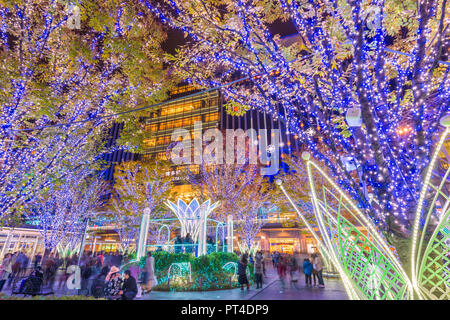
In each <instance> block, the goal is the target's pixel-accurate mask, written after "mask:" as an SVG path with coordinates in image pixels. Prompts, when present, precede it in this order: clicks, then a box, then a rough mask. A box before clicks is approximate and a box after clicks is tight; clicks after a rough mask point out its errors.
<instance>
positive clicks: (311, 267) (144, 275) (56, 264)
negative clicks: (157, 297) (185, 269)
mask: <svg viewBox="0 0 450 320" xmlns="http://www.w3.org/2000/svg"><path fill="white" fill-rule="evenodd" d="M177 241H179V242H181V243H188V244H190V243H191V242H190V236H189V234H187V235H186V237H185V239H181V240H180V239H178V238H177V240H176V242H175V243H177ZM185 250H186V249H185ZM188 250H189V249H188ZM271 258H272V265H273V268H274V269H275V270H276V272H277V273H278V276H279V279H280V280H281V281H282V285H283V287H284V286H285V280H286V278H287V276H288V275H289V280H290V283H291V284H292V283H295V282H298V278H297V277H298V275H299V273H300V272H303V274H304V276H305V284H306V286H307V287H313V286H318V287H319V288H323V287H324V281H323V275H322V271H323V264H322V260H321V258H320V256H319V255H318V254H313V255H311V256H308V257H306V258H304V259H303V263H301V262H300V260H301V258H300V256H299V255H298V254H294V255H290V254H281V253H279V252H274V253H273V254H272V257H271ZM129 259H130V257H128V255H127V254H126V253H125V254H124V255H122V254H119V252H114V253H104V252H98V253H96V254H92V253H84V254H83V255H82V256H81V258H79V257H78V256H77V255H73V256H70V257H64V258H63V257H60V256H59V255H58V254H57V253H56V254H51V255H48V256H46V257H45V258H43V257H42V256H41V255H39V254H38V255H36V256H35V257H34V260H33V261H32V262H30V258H29V257H28V256H27V255H26V254H25V253H23V252H20V251H18V252H15V253H12V254H11V253H8V254H6V255H5V257H4V259H3V260H2V263H1V265H0V291H2V290H3V289H4V288H9V289H11V287H12V286H14V283H15V281H16V279H20V278H25V277H28V278H27V281H28V282H26V281H23V284H21V286H24V285H25V286H26V284H27V283H30V284H36V283H38V284H39V285H41V286H42V287H43V288H45V287H46V288H48V289H50V290H61V289H62V287H63V285H64V284H66V282H67V279H68V277H69V274H68V273H67V272H66V271H65V269H64V268H61V267H67V266H70V265H79V266H80V272H81V289H80V290H79V294H84V295H91V296H94V297H97V298H100V297H104V298H107V299H125V300H129V299H134V298H135V297H136V296H137V295H138V294H141V293H142V294H148V293H150V292H151V290H152V287H154V286H155V285H156V284H157V279H156V277H155V259H154V257H153V256H152V253H151V252H148V253H147V257H146V259H145V264H144V266H143V267H142V268H140V267H139V266H136V265H133V266H130V267H129V269H128V270H125V272H123V275H122V274H121V272H120V269H119V268H120V266H121V265H123V264H126V263H127V262H128V261H129ZM249 263H251V264H253V268H254V269H253V271H254V276H255V279H254V280H255V284H256V289H261V288H262V285H263V279H264V277H265V276H266V265H265V257H264V255H263V253H262V252H261V251H258V252H256V254H255V255H254V256H253V255H249V254H248V253H243V254H241V256H240V259H239V263H238V268H237V269H238V270H237V275H238V282H239V285H240V288H241V290H244V287H246V288H247V290H249V289H250V282H249V279H248V275H247V266H248V264H249ZM59 269H60V270H62V271H61V272H60V273H58V272H57V270H59ZM138 281H139V282H140V283H141V289H142V290H138V285H137V282H138Z"/></svg>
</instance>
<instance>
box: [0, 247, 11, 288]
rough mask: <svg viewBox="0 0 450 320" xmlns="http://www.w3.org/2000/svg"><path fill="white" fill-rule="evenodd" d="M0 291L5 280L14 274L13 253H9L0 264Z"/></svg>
mask: <svg viewBox="0 0 450 320" xmlns="http://www.w3.org/2000/svg"><path fill="white" fill-rule="evenodd" d="M0 273H1V274H0V291H2V289H3V286H4V285H5V282H6V281H7V280H8V278H9V277H10V275H11V274H12V254H11V253H7V254H6V255H5V258H4V259H3V261H2V264H1V266H0Z"/></svg>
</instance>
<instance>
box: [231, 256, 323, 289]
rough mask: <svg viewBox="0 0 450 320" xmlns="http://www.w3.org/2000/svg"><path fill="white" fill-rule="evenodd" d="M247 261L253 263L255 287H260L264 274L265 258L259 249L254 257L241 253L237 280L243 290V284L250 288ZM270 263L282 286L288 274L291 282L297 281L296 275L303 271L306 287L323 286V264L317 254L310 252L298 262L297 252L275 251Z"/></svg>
mask: <svg viewBox="0 0 450 320" xmlns="http://www.w3.org/2000/svg"><path fill="white" fill-rule="evenodd" d="M249 263H252V264H253V268H254V275H255V284H256V289H261V288H262V284H263V279H264V277H265V276H266V266H265V258H264V255H263V253H262V252H261V251H258V252H257V253H256V254H255V256H254V257H253V256H249V254H248V253H243V254H241V257H240V260H239V263H238V282H239V285H240V288H241V290H244V286H245V287H247V290H249V289H250V283H249V279H248V276H247V266H248V264H249ZM272 265H273V268H274V269H275V270H276V272H277V274H278V277H279V279H280V280H281V282H282V285H283V287H284V286H285V285H286V283H285V281H286V278H287V276H288V275H289V282H290V283H291V284H292V283H296V282H298V278H297V277H298V274H299V272H303V274H304V276H305V285H306V286H307V287H313V286H314V287H315V286H317V287H319V288H324V287H325V284H324V281H323V274H322V272H323V264H322V260H321V258H320V256H319V255H318V254H312V255H311V256H310V257H309V256H308V257H306V258H304V259H303V263H300V256H299V255H298V254H294V255H290V254H281V253H279V252H277V251H276V252H274V253H272ZM312 280H314V281H312ZM313 282H314V284H313Z"/></svg>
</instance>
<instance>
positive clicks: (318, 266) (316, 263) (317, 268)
mask: <svg viewBox="0 0 450 320" xmlns="http://www.w3.org/2000/svg"><path fill="white" fill-rule="evenodd" d="M312 258H313V261H312V263H313V274H314V286H315V285H316V277H317V280H318V281H319V288H324V287H325V285H324V283H323V275H322V272H323V264H322V259H320V256H319V255H318V254H314V255H313V257H312Z"/></svg>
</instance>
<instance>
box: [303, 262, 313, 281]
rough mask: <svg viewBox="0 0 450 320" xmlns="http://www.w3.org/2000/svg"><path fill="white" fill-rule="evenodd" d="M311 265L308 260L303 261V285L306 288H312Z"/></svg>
mask: <svg viewBox="0 0 450 320" xmlns="http://www.w3.org/2000/svg"><path fill="white" fill-rule="evenodd" d="M312 268H313V266H312V264H311V262H310V261H309V259H308V258H305V259H304V260H303V273H304V274H305V283H306V286H307V287H312V284H311V275H312Z"/></svg>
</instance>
